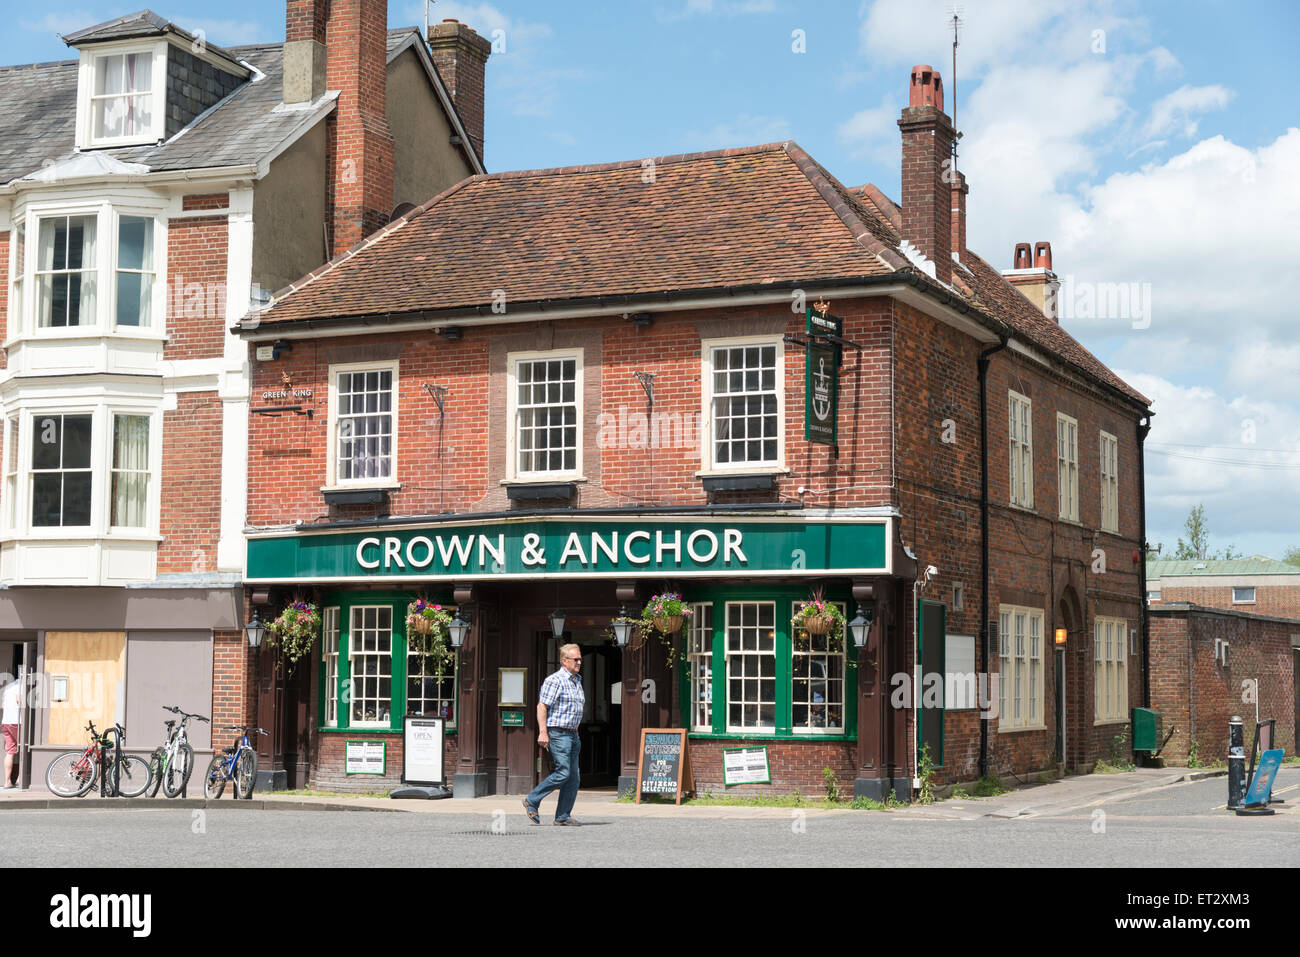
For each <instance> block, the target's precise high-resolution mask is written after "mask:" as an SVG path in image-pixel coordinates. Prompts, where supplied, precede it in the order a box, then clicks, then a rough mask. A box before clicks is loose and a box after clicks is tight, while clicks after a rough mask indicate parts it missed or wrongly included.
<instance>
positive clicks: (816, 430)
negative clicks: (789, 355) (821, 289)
mask: <svg viewBox="0 0 1300 957" xmlns="http://www.w3.org/2000/svg"><path fill="white" fill-rule="evenodd" d="M828 308H829V305H828V304H827V303H825V302H819V303H818V304H817V308H813V307H812V306H809V307H808V311H807V314H806V331H807V333H808V349H807V351H806V353H805V356H804V420H803V423H804V427H803V437H804V440H805V441H807V442H818V443H820V444H822V445H838V444H839V438H838V434H837V429H836V423H837V421H838V419H839V404H840V402H839V398H840V397H839V377H838V375H837V370H838V368H839V364H840V348H839V346H838V345H837V344H836V343H833V342H831V341H829V340H827V339H826V338H825V337H826V336H834V337H835V338H837V339H838V338H840V337H841V333H842V330H843V322H842V321H841V320H840V319H837V318H835V317H834V316H828V315H826V310H827V309H828ZM819 310H820V311H819Z"/></svg>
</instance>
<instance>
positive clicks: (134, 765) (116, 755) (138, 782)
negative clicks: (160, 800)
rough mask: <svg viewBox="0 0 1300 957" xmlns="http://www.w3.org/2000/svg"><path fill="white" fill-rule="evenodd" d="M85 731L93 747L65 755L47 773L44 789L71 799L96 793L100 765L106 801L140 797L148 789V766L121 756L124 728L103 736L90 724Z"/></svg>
mask: <svg viewBox="0 0 1300 957" xmlns="http://www.w3.org/2000/svg"><path fill="white" fill-rule="evenodd" d="M86 730H87V731H89V732H90V744H88V745H87V746H86V749H85V750H84V751H65V752H63V753H62V754H60V755H59V756H58V757H56V758H55V759H54V760H53V761H51V762H50V766H49V767H48V768H46V769H45V786H46V787H47V788H49V789H50V793H51V794H57V795H58V796H59V797H69V798H71V797H81V796H82V795H83V794H85V793H86V792H88V791H93V790H95V789H96V788H97V787H98V786H99V779H100V768H101V764H102V767H103V768H104V771H105V772H106V774H105V776H106V778H107V780H106V781H105V788H104V792H105V793H104V797H109V796H111V795H114V794H116V795H120V796H121V797H139V796H140V795H141V794H143V793H144V792H145V791H147V790H148V789H149V777H150V773H149V763H148V762H147V761H145V760H144V759H143V758H138V757H136V756H135V755H133V754H122V751H121V747H120V745H121V742H122V741H124V740H126V729H125V728H123V727H122V726H121V725H120V724H118V725H114V726H113V727H112V728H110V729H109V730H107V731H105V732H104V733H103V734H100V733H99V732H98V731H96V730H95V722H93V721H91V722H89V723H88V724H87V725H86ZM110 748H111V749H112V751H111V752H110V751H109V749H110Z"/></svg>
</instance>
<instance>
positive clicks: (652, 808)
mask: <svg viewBox="0 0 1300 957" xmlns="http://www.w3.org/2000/svg"><path fill="white" fill-rule="evenodd" d="M1154 770H1156V769H1142V770H1141V771H1137V772H1122V773H1120V774H1104V775H1103V774H1087V775H1078V776H1072V777H1067V778H1060V779H1057V780H1056V781H1052V782H1050V783H1047V784H1039V785H1033V786H1029V787H1025V788H1022V789H1017V790H1015V791H1011V792H1008V793H1007V794H1002V795H999V796H997V797H994V798H974V797H972V798H957V799H954V798H948V799H947V800H945V801H942V802H939V803H937V804H931V805H918V804H913V805H909V806H907V807H903V808H897V809H895V810H894V811H893V812H892V813H895V814H901V815H905V816H918V817H941V818H944V819H954V818H961V819H971V818H975V817H998V818H1018V817H1036V816H1041V815H1044V814H1058V813H1064V812H1068V811H1070V810H1077V809H1080V808H1085V807H1092V806H1094V805H1097V804H1101V803H1104V802H1106V801H1110V800H1114V799H1116V798H1119V797H1124V796H1129V795H1135V794H1141V793H1145V792H1147V791H1153V790H1157V789H1159V788H1162V787H1167V786H1169V785H1173V784H1183V783H1188V782H1191V781H1200V780H1204V779H1206V778H1211V777H1221V776H1223V775H1226V774H1227V770H1226V769H1223V768H1209V769H1195V770H1190V769H1182V768H1168V769H1162V770H1163V773H1161V774H1159V775H1153V774H1151V773H1149V772H1151V771H1154ZM1143 772H1147V773H1143ZM1037 792H1041V793H1037ZM11 793H12V792H11ZM1035 798H1037V799H1036V800H1035ZM520 800H521V798H520V796H519V795H488V796H486V797H480V798H449V799H445V800H436V801H419V800H398V801H395V800H393V799H391V798H387V797H373V798H367V797H357V798H352V797H344V798H340V797H329V796H320V797H316V796H311V795H284V796H279V795H276V794H274V793H271V794H267V795H265V796H258V795H254V797H253V799H252V800H248V801H242V800H235V799H218V800H213V801H209V800H207V799H205V798H172V799H167V798H162V797H156V798H98V797H96V798H59V797H54V796H52V795H48V792H44V791H34V792H33V791H28V792H21V794H20V795H19V794H16V795H14V796H13V797H10V796H9V795H8V794H0V813H2V812H3V810H5V809H10V810H15V811H17V810H60V809H68V810H75V809H82V810H85V809H87V808H95V809H134V810H150V809H153V810H161V809H167V808H191V809H193V808H205V809H206V808H212V809H224V808H231V809H234V810H247V811H380V812H400V813H408V814H410V813H416V814H419V813H426V814H427V813H442V814H488V815H490V814H492V813H493V812H494V811H497V810H504V811H505V812H506V813H507V814H509V815H512V816H513V815H514V814H516V813H517V814H519V815H520V816H522V815H523V808H522V807H521V806H520ZM550 809H551V808H550V807H549V805H548V806H547V807H546V808H544V813H545V811H546V810H550ZM791 811H802V812H803V813H804V814H805V815H806V816H808V817H820V816H825V815H834V814H853V813H861V812H855V811H853V810H851V809H848V808H819V807H750V806H744V805H687V806H678V805H674V804H639V805H638V804H634V803H626V802H618V801H616V800H615V798H614V797H613V796H612V795H609V794H607V793H603V792H601V793H596V794H590V795H582V794H579V797H578V802H577V804H576V805H575V807H574V812H573V813H574V816H575V817H577V818H579V819H582V818H584V817H589V816H595V817H607V816H613V817H691V818H738V819H742V820H743V819H763V818H769V819H770V818H786V819H788V818H790V816H791V814H790V812H791Z"/></svg>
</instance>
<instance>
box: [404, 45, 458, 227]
mask: <svg viewBox="0 0 1300 957" xmlns="http://www.w3.org/2000/svg"><path fill="white" fill-rule="evenodd" d="M387 103H388V109H387V113H388V128H389V129H391V130H392V131H393V147H394V152H395V154H396V158H395V162H394V171H393V173H394V175H393V196H394V200H393V205H394V206H395V207H396V206H397V205H399V204H401V203H413V204H414V205H416V206H419V205H420V204H421V203H424V202H425V201H427V200H430V199H432V198H433V197H434V196H437V195H438V194H439V193H441V192H442V191H443V190H444V189H446V188H447V187H448V186H452V185H454V184H456V183H459V182H460V181H461V180H462V179H464V178H465V177H467V176H472V175H473V173H474V170H473V168H472V167H471V166H470V165H469V161H468V160H467V159H466V158H465V153H464V151H463V150H462V149H461V148H460V147H459V146H453V145H452V144H451V142H450V138H451V134H452V126H451V123H450V122H449V121H448V119H447V114H446V113H445V112H444V111H443V109H442V103H441V101H440V100H439V99H438V94H437V93H436V92H434V89H433V84H432V81H430V79H429V75H428V73H426V72H425V69H424V66H423V64H421V62H420V58H419V54H418V53H416V51H415V50H414V49H413V48H412V49H408V50H407V51H406V52H404V53H403V54H402V55H401V56H399V57H398V58H397V59H396V60H394V61H393V62H392V63H391V64H389V67H388V101H387Z"/></svg>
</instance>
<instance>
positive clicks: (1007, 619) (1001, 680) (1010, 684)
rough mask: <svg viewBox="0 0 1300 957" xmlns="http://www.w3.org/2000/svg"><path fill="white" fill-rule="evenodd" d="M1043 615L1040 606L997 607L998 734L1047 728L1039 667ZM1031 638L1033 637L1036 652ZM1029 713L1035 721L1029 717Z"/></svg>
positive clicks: (1042, 650) (1043, 630)
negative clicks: (1018, 679)
mask: <svg viewBox="0 0 1300 957" xmlns="http://www.w3.org/2000/svg"><path fill="white" fill-rule="evenodd" d="M1046 617H1047V616H1046V614H1045V613H1044V611H1043V609H1041V608H1028V607H1025V606H1023V605H999V606H998V685H999V689H1000V690H999V710H998V733H1000V734H1002V733H1006V732H1010V731H1045V730H1046V729H1047V718H1046V715H1045V713H1044V708H1045V703H1046V689H1045V687H1044V669H1043V658H1044V655H1045V650H1044V643H1045V641H1046V631H1045V628H1044V625H1045V622H1046ZM1035 626H1036V627H1035ZM1035 631H1037V635H1035ZM1035 638H1036V639H1037V641H1036V645H1037V648H1036V650H1037V654H1036V655H1035ZM1017 665H1019V668H1017ZM1017 676H1018V677H1019V678H1020V681H1019V684H1017V682H1016V678H1017ZM1017 705H1018V706H1019V707H1018V708H1017ZM1031 714H1032V715H1034V716H1035V718H1036V720H1032V721H1031V720H1030V715H1031Z"/></svg>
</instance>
